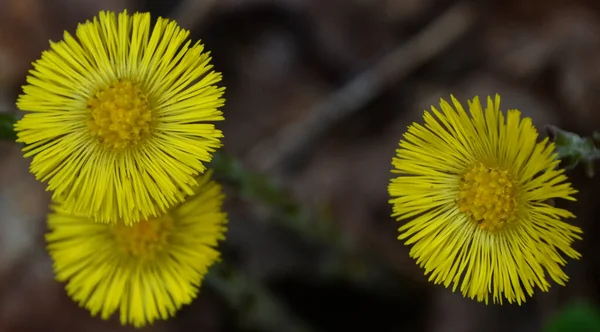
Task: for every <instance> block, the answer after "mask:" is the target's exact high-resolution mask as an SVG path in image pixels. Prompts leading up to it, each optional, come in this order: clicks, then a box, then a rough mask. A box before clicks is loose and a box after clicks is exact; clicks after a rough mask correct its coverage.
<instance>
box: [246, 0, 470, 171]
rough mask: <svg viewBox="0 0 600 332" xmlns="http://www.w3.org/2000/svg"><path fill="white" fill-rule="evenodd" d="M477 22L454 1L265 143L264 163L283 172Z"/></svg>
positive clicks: (262, 147) (261, 152)
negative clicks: (418, 29)
mask: <svg viewBox="0 0 600 332" xmlns="http://www.w3.org/2000/svg"><path fill="white" fill-rule="evenodd" d="M474 22H475V19H474V15H473V13H472V11H471V8H470V7H469V6H468V5H466V4H465V3H463V2H458V3H457V4H456V5H454V6H452V7H451V8H450V9H449V10H448V11H447V12H445V13H444V14H443V15H441V16H440V17H439V18H438V19H436V20H435V21H434V22H432V23H431V24H430V25H429V26H427V27H426V28H425V29H424V30H423V31H422V32H421V33H419V34H418V35H417V36H415V37H414V38H412V39H411V40H409V41H408V42H406V43H405V44H403V45H401V46H399V47H398V48H396V49H394V50H393V51H392V52H390V53H389V54H387V55H386V56H384V57H383V58H382V59H381V60H380V61H379V62H378V63H376V64H375V66H374V67H372V68H370V69H368V70H366V71H364V72H363V73H361V74H359V75H358V76H357V77H356V78H354V79H353V80H351V81H350V82H348V83H347V84H346V85H344V86H343V87H342V88H340V89H339V90H338V91H336V92H334V93H333V94H331V95H330V96H329V97H328V98H327V99H326V100H324V101H323V102H322V103H320V104H317V105H316V106H315V107H314V108H313V109H312V110H311V111H309V112H308V116H307V117H306V118H304V119H302V120H300V121H298V122H296V123H294V124H292V125H290V126H288V127H286V128H283V129H282V130H281V131H280V134H279V135H278V136H277V137H276V138H275V139H271V140H269V141H270V142H269V143H265V144H260V145H259V148H258V149H257V151H258V152H259V153H258V155H259V159H258V160H259V167H260V168H261V169H263V170H269V171H272V172H274V173H275V174H282V173H284V172H285V171H286V168H287V166H288V163H289V161H290V160H291V159H293V158H294V157H296V156H297V155H299V154H302V153H303V152H306V151H308V149H309V148H310V147H311V146H313V144H315V143H316V142H317V141H318V140H319V138H320V137H321V136H322V135H323V134H324V133H325V132H327V131H328V130H329V129H330V128H332V127H333V126H334V125H336V124H337V123H339V122H340V121H341V120H343V119H345V118H347V117H348V116H350V115H352V114H353V113H355V112H357V111H359V110H360V109H361V108H363V107H364V106H365V105H366V104H368V103H369V102H370V101H372V100H373V99H374V98H375V97H377V96H378V95H379V94H381V93H382V92H383V91H385V90H386V89H387V88H388V87H389V86H390V85H391V84H393V83H395V82H398V81H399V80H401V79H402V78H404V77H406V76H407V75H408V74H410V73H411V72H412V71H413V70H414V69H415V68H417V67H418V66H420V65H422V64H423V63H425V62H427V61H429V60H430V59H432V58H433V57H435V56H436V55H437V54H439V52H440V51H442V50H444V48H446V47H447V46H449V45H451V44H452V43H453V42H455V41H456V40H457V39H459V38H460V37H462V36H463V35H464V34H465V33H466V32H467V31H469V29H470V28H471V26H472V25H473V23H474ZM271 142H274V143H271Z"/></svg>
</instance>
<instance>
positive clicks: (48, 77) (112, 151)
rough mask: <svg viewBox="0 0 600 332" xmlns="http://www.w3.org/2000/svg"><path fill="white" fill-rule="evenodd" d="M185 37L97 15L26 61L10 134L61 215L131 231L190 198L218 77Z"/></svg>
mask: <svg viewBox="0 0 600 332" xmlns="http://www.w3.org/2000/svg"><path fill="white" fill-rule="evenodd" d="M188 36H189V31H187V30H184V29H182V28H180V27H179V26H178V25H177V23H176V22H174V21H170V20H168V19H164V18H160V17H159V18H158V19H157V20H156V23H155V24H154V25H151V17H150V14H149V13H135V14H133V15H129V14H128V13H127V12H126V11H124V12H122V13H120V14H118V16H117V15H116V14H115V13H112V12H100V14H99V16H98V17H94V19H93V20H92V21H86V22H85V23H83V24H80V25H79V26H78V27H77V30H76V33H75V37H73V36H71V35H70V34H69V33H67V32H65V33H64V39H63V40H62V41H59V42H56V43H52V42H51V43H50V46H51V48H50V50H48V51H45V52H43V53H42V56H41V58H40V59H39V60H37V61H35V62H34V63H33V69H32V70H31V71H30V73H29V76H28V77H27V83H28V84H27V85H25V86H24V87H23V94H22V95H21V96H19V99H18V101H17V106H18V108H19V109H20V110H22V111H24V112H25V115H24V117H23V118H22V119H21V120H20V121H18V122H17V124H16V125H15V130H16V132H17V135H18V139H17V141H18V142H22V143H25V147H24V149H23V151H24V154H25V157H33V158H32V161H31V167H30V170H31V172H32V173H33V174H34V175H35V176H36V178H37V179H39V180H41V181H43V182H47V184H48V186H47V188H48V190H51V191H53V198H54V199H55V200H57V201H58V200H60V201H61V202H62V203H63V204H62V209H64V210H65V211H67V212H69V213H78V214H84V215H85V216H88V217H92V218H94V219H95V220H96V221H99V222H115V221H117V220H120V221H123V222H125V223H126V224H131V223H133V222H136V221H138V220H142V219H145V218H150V217H156V216H160V215H161V214H163V213H164V212H165V211H167V209H168V208H169V207H171V206H174V205H176V204H178V203H181V202H182V201H183V200H184V198H185V196H186V195H189V194H191V193H192V187H193V186H194V185H195V184H196V182H195V177H196V176H197V175H198V174H200V173H202V172H204V171H205V169H206V167H205V163H206V162H208V161H210V160H211V158H212V153H213V152H214V151H215V149H217V148H218V147H220V146H221V137H222V133H221V131H220V130H218V129H216V128H215V125H214V122H215V121H220V120H223V115H222V112H221V111H220V110H219V108H220V107H221V106H222V105H223V104H224V99H223V98H222V95H223V91H224V89H223V88H220V87H217V86H216V85H215V84H216V83H218V82H219V81H220V80H221V74H220V73H218V72H215V71H213V70H212V65H211V64H210V60H211V58H210V56H209V54H208V53H206V52H204V48H203V45H202V44H200V43H199V42H197V43H194V44H191V41H188V40H187V39H188Z"/></svg>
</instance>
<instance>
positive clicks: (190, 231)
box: [46, 172, 227, 327]
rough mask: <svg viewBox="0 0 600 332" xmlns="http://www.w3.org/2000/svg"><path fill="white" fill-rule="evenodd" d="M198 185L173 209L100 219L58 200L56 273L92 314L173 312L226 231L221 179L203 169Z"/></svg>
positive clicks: (163, 315)
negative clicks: (128, 220)
mask: <svg viewBox="0 0 600 332" xmlns="http://www.w3.org/2000/svg"><path fill="white" fill-rule="evenodd" d="M192 189H193V190H194V192H195V194H193V195H192V196H188V198H187V199H186V201H185V203H183V204H181V205H179V206H177V207H175V208H173V209H171V210H170V211H169V212H168V213H167V214H165V215H163V216H161V217H156V218H151V219H146V220H141V221H139V222H137V223H135V224H133V225H132V226H127V225H125V224H123V223H113V224H103V223H96V222H94V221H93V220H92V219H90V218H87V217H85V216H83V215H74V214H71V213H69V212H67V211H65V210H64V209H62V208H61V207H60V205H58V206H54V212H53V213H51V214H50V215H49V217H48V226H49V229H50V231H49V233H48V234H47V235H46V240H47V242H48V252H49V253H50V257H51V258H52V260H53V268H54V271H55V273H56V277H57V280H59V281H61V282H66V289H67V293H68V294H69V296H70V297H71V298H72V299H73V300H75V301H76V302H77V303H79V305H80V306H83V307H85V308H86V309H88V310H89V311H90V312H91V313H92V315H94V316H96V315H98V314H100V316H101V317H102V318H103V319H108V318H109V317H111V315H112V314H113V313H115V312H116V311H119V313H120V320H121V323H122V324H124V325H125V324H131V325H134V326H137V327H141V326H144V325H147V324H150V323H152V322H153V321H155V320H158V319H162V320H164V319H168V318H169V317H172V316H173V315H174V314H175V313H176V312H177V310H179V309H180V308H181V306H182V305H185V304H189V303H190V302H191V301H192V300H193V299H194V298H195V297H196V295H197V293H198V291H199V287H200V284H201V282H202V280H203V277H204V275H205V274H206V272H207V270H208V268H209V267H210V266H211V265H212V264H213V263H214V262H215V261H217V260H218V258H219V252H218V251H217V249H216V246H217V244H218V242H219V241H220V240H223V239H224V237H225V235H224V234H225V231H226V222H227V219H226V215H225V213H223V212H222V211H221V206H222V203H223V197H224V196H223V194H222V192H221V186H220V185H218V184H217V183H215V182H214V181H212V180H210V172H207V173H205V174H203V175H201V176H200V178H199V179H198V185H197V186H195V187H194V188H192Z"/></svg>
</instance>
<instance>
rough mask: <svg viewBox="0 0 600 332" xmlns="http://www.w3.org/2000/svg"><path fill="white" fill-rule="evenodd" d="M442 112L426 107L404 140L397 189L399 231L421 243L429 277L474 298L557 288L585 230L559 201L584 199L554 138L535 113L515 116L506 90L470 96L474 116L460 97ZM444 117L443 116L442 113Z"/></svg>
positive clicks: (417, 250) (417, 253)
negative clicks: (544, 134)
mask: <svg viewBox="0 0 600 332" xmlns="http://www.w3.org/2000/svg"><path fill="white" fill-rule="evenodd" d="M452 103H453V105H454V107H453V106H451V105H450V104H449V103H447V102H446V101H444V100H441V103H440V106H441V111H439V110H437V109H436V108H435V107H432V109H431V113H429V112H425V113H424V116H423V118H424V121H425V125H420V124H418V123H414V124H413V125H411V126H409V128H408V132H407V133H405V134H404V140H401V141H400V148H399V149H398V150H397V157H396V158H394V159H393V165H394V167H395V169H394V170H393V171H392V172H393V173H397V174H400V176H399V177H397V178H394V179H392V181H391V183H390V185H389V193H390V196H391V197H392V199H391V200H390V203H392V204H393V207H394V213H393V215H392V216H394V217H396V218H397V219H398V220H406V219H409V221H408V222H407V223H406V224H404V225H403V226H402V227H400V229H399V231H400V236H399V239H401V240H404V241H405V244H407V245H413V246H412V248H411V250H410V255H411V257H413V258H415V259H416V261H417V264H419V266H421V268H424V270H425V274H426V275H427V274H429V280H430V281H433V282H434V283H435V284H443V285H444V286H445V287H449V286H450V285H451V284H452V285H453V287H452V289H453V291H455V290H456V289H457V288H458V287H459V285H460V291H461V293H462V294H463V296H465V297H469V298H472V299H477V301H479V302H481V301H485V303H486V304H487V303H488V300H489V297H490V295H491V296H492V298H493V302H494V303H496V302H499V303H502V300H503V298H505V299H507V300H508V302H509V303H513V302H515V301H516V302H517V303H519V304H521V303H522V302H524V301H525V300H526V295H525V294H527V295H528V296H532V295H533V293H534V288H536V287H537V288H539V289H541V290H542V291H548V288H549V287H550V283H549V280H548V278H550V279H552V280H554V281H555V282H556V283H558V284H560V285H565V282H566V281H567V280H568V277H567V275H566V274H565V273H564V272H563V270H562V267H563V266H564V265H565V264H566V260H565V258H563V255H566V256H568V257H571V258H575V259H578V258H579V257H580V254H579V253H578V252H577V251H575V250H574V249H573V248H572V247H571V245H572V243H573V242H574V241H575V239H581V237H580V236H579V235H578V234H579V233H581V230H580V228H578V227H575V226H573V225H570V224H568V223H566V222H564V221H562V219H566V218H571V217H574V215H573V214H571V213H570V212H569V211H566V210H563V209H559V208H556V207H554V206H553V205H552V204H551V203H550V200H552V199H554V198H564V199H568V200H575V199H574V198H573V197H572V196H571V195H573V194H575V193H576V192H577V191H576V190H574V189H573V188H572V187H571V184H570V183H568V182H566V181H567V180H568V179H567V177H566V176H565V175H564V174H563V170H559V169H557V166H558V164H559V160H557V158H556V154H555V153H554V144H548V139H544V140H543V141H542V142H540V143H536V140H537V137H538V133H537V130H536V129H535V128H534V126H533V125H532V122H531V119H530V118H523V119H521V114H520V112H519V111H517V110H509V111H508V112H507V113H506V117H505V116H504V114H503V113H502V112H501V111H500V110H499V107H500V97H499V96H496V98H495V100H492V98H490V97H488V101H487V107H486V109H485V111H484V110H482V105H481V103H480V102H479V99H478V98H477V97H475V98H474V99H473V100H472V101H471V102H469V111H470V116H469V115H468V114H467V112H465V110H464V109H463V108H462V106H461V104H460V103H459V102H458V101H457V100H456V99H455V98H454V97H452ZM434 115H435V117H434Z"/></svg>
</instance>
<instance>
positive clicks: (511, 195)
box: [458, 164, 517, 231]
mask: <svg viewBox="0 0 600 332" xmlns="http://www.w3.org/2000/svg"><path fill="white" fill-rule="evenodd" d="M516 204H517V199H516V188H515V184H514V183H513V181H512V180H511V178H510V175H509V173H508V172H507V171H506V170H502V169H496V168H491V167H486V166H485V165H483V164H479V165H477V166H475V167H473V168H472V169H471V170H470V171H469V172H467V173H466V174H465V175H464V176H463V178H462V180H461V183H460V195H459V198H458V207H459V209H460V211H462V212H464V213H466V214H467V215H469V216H470V217H471V219H472V220H473V221H475V222H477V223H478V224H479V227H480V228H481V229H483V230H488V231H497V230H500V229H501V228H502V227H504V226H505V225H506V224H507V223H509V222H511V221H513V220H514V219H515V215H516Z"/></svg>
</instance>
